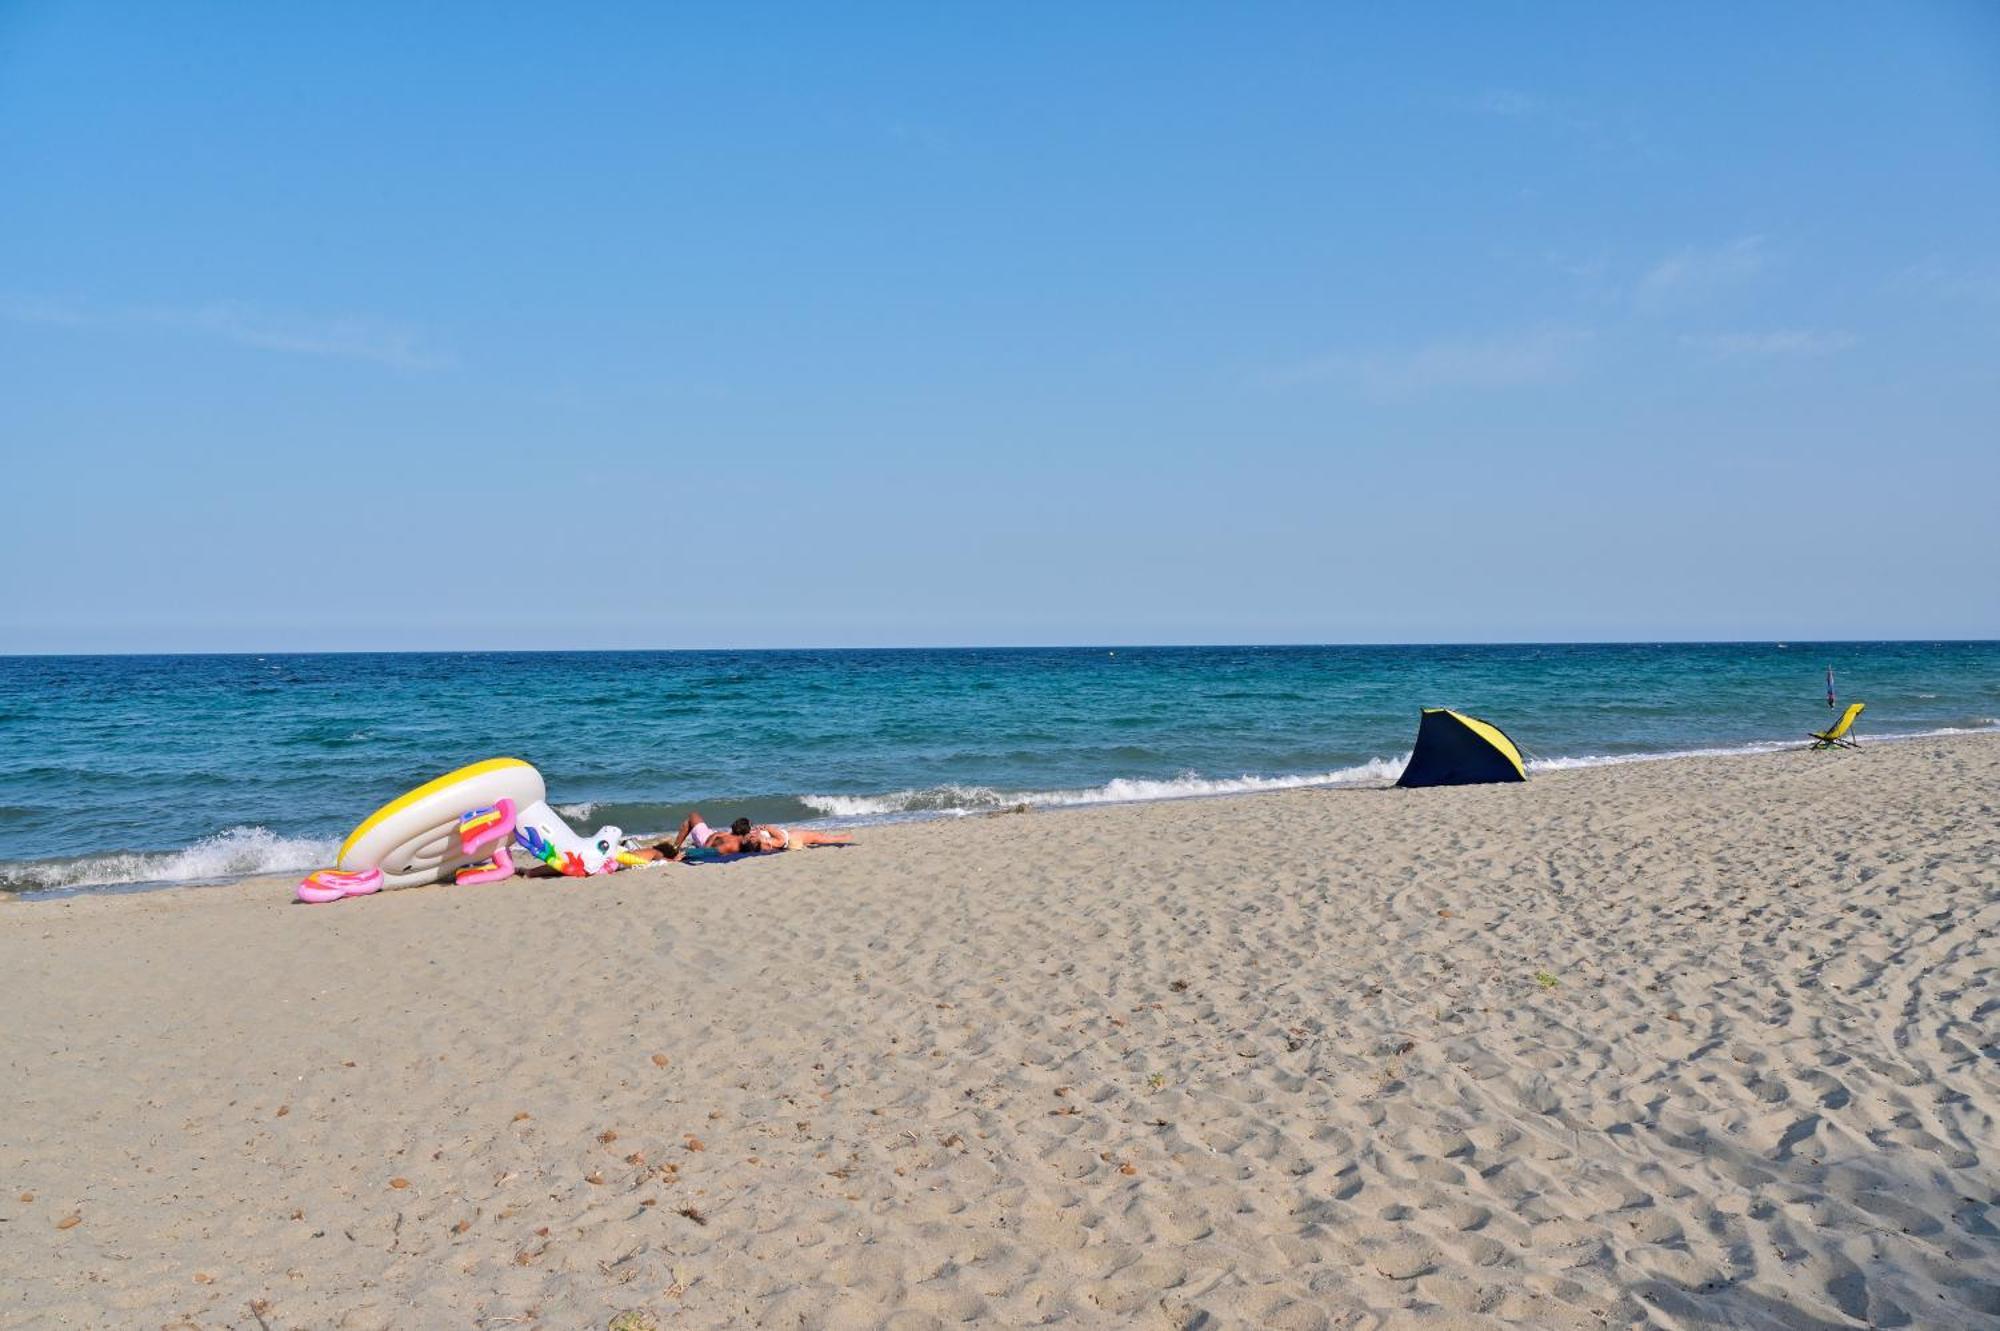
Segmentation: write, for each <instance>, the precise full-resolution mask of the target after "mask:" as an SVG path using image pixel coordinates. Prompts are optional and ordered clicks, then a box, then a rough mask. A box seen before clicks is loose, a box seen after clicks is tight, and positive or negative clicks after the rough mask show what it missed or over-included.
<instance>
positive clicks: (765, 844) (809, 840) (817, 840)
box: [742, 823, 854, 855]
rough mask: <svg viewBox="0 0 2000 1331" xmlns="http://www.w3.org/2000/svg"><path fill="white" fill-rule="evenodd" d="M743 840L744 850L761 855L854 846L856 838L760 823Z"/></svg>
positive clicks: (840, 833) (843, 834)
mask: <svg viewBox="0 0 2000 1331" xmlns="http://www.w3.org/2000/svg"><path fill="white" fill-rule="evenodd" d="M742 840H743V849H745V850H747V851H750V852H752V853H754V854H760V855H761V854H768V853H770V852H772V851H779V850H805V849H806V848H808V847H810V846H851V845H853V844H854V838H853V837H852V836H849V835H848V834H847V833H845V832H814V831H811V830H809V829H807V828H803V827H799V828H793V829H792V830H791V831H786V830H785V829H784V828H782V827H778V826H776V825H774V824H772V823H759V824H758V825H757V826H755V827H753V828H751V829H750V831H749V833H748V834H747V835H745V836H744V837H743V839H742Z"/></svg>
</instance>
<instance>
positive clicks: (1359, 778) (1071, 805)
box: [0, 724, 2000, 904]
mask: <svg viewBox="0 0 2000 1331" xmlns="http://www.w3.org/2000/svg"><path fill="white" fill-rule="evenodd" d="M1986 734H2000V724H1996V725H1993V726H1984V727H1956V726H1947V727H1940V728H1938V729H1934V730H1925V731H1913V732H1908V733H1890V734H1884V735H1870V736H1868V737H1867V744H1868V745H1869V746H1874V745H1893V744H1907V743H1912V742H1916V741H1922V740H1932V739H1942V738H1948V737H1952V736H1959V735H1986ZM1804 747H1805V745H1804V744H1803V743H1802V742H1801V741H1796V740H1777V739H1772V740H1746V741H1744V742H1743V743H1741V744H1738V745H1725V746H1719V747H1704V748H1692V749H1668V750H1662V751H1659V752H1646V753H1629V754H1577V755H1557V756H1554V757H1547V758H1544V757H1537V756H1532V755H1529V754H1528V753H1527V751H1526V750H1523V756H1524V757H1525V758H1526V759H1527V766H1528V772H1529V777H1530V779H1531V780H1535V779H1539V778H1542V777H1546V776H1549V775H1552V774H1554V773H1557V772H1568V771H1581V770H1588V769H1591V768H1598V767H1616V766H1624V765H1627V764H1633V763H1655V762H1672V761H1678V760H1681V759H1687V758H1750V757H1757V756H1760V755H1763V754H1770V753H1784V752H1788V751H1790V750H1793V749H1802V748H1804ZM1408 757H1409V755H1408V754H1407V753H1406V754H1403V755H1402V756H1400V757H1396V758H1379V757H1378V758H1370V759H1368V760H1366V761H1365V762H1362V763H1360V764H1357V765H1355V766H1353V767H1351V768H1347V769H1343V771H1346V772H1353V773H1356V775H1354V776H1352V777H1347V776H1342V775H1340V774H1338V773H1329V774H1324V775H1325V776H1328V777H1331V778H1333V779H1321V775H1319V774H1307V775H1299V776H1268V777H1266V776H1250V775H1245V776H1242V777H1236V778H1230V777H1217V778H1198V779H1197V782H1196V784H1199V785H1202V786H1207V787H1221V788H1219V789H1218V788H1212V789H1202V790H1191V791H1189V792H1188V793H1185V794H1179V793H1165V794H1159V793H1149V794H1142V795H1135V796H1104V797H1102V798H1098V797H1095V796H1096V795H1097V792H1098V791H1102V790H1107V789H1110V788H1112V787H1117V786H1120V785H1131V786H1143V787H1151V788H1160V789H1163V788H1168V787H1171V786H1173V785H1175V784H1177V781H1176V780H1144V779H1131V778H1114V779H1113V780H1112V781H1111V782H1109V783H1107V785H1106V786H1101V787H1091V788H1084V789H1079V790H1075V791H1066V790H1063V791H1021V792H1016V793H1017V794H1019V795H1021V796H1024V797H1029V796H1044V797H1046V796H1063V795H1078V796H1086V798H1075V799H1052V800H1048V801H1047V802H1041V801H1038V800H1036V799H1033V798H1022V799H1020V800H1014V799H1012V797H1011V796H1010V795H1009V794H1008V793H1007V792H996V794H998V795H999V796H1000V797H1001V798H1002V801H1003V803H1002V804H1001V805H1000V806H999V807H995V808H966V809H913V810H904V811H883V812H880V813H867V814H858V815H842V814H828V815H825V816H822V817H817V818H803V819H796V820H792V821H793V822H795V824H796V825H798V826H803V827H827V828H838V829H842V830H852V829H860V828H873V827H893V826H898V825H901V824H904V823H926V822H951V821H955V820H957V819H961V818H981V817H991V816H995V815H999V814H1008V813H1013V812H1015V811H1016V806H1017V805H1020V804H1025V805H1027V806H1028V807H1029V808H1030V809H1031V810H1032V811H1034V812H1054V811H1057V810H1061V809H1088V808H1116V807H1120V806H1124V805H1145V804H1161V803H1175V802H1179V801H1185V800H1210V799H1234V798H1239V797H1242V796H1249V795H1274V794H1281V793H1284V792H1286V791H1291V790H1373V789H1385V788H1389V787H1392V786H1393V785H1394V784H1395V781H1394V775H1393V772H1391V770H1390V769H1394V771H1400V769H1401V765H1402V764H1403V763H1404V762H1406V761H1407V760H1408ZM1378 770H1379V771H1380V772H1382V773H1385V774H1377V771H1378ZM1364 772H1366V773H1368V774H1367V775H1360V774H1361V773H1364ZM786 798H795V799H799V800H803V801H811V800H826V799H833V800H843V801H851V802H853V803H880V802H881V801H882V800H884V799H887V798H889V796H886V795H880V796H878V795H859V796H790V797H786ZM711 802H713V801H711ZM614 803H619V801H571V802H567V803H563V804H558V805H557V806H556V807H557V810H558V812H561V813H562V814H563V816H564V817H565V818H568V819H569V820H570V821H571V823H572V825H573V826H578V827H582V826H583V825H584V824H585V823H586V821H587V820H588V819H589V818H590V817H591V812H590V811H591V810H594V809H596V808H600V807H604V806H606V805H609V804H614ZM579 808H580V809H582V810H584V812H581V813H577V812H574V811H575V810H577V809H579ZM236 832H248V833H257V834H262V835H264V836H267V837H271V838H272V839H274V840H275V841H277V842H278V843H280V844H286V845H293V844H303V843H305V842H306V840H307V839H306V838H288V837H283V836H280V835H279V834H276V833H272V832H269V831H268V829H264V828H261V827H258V828H241V829H229V830H228V831H225V832H221V833H215V834H212V835H211V836H209V837H206V838H203V839H201V840H199V841H196V842H194V843H191V844H190V845H188V846H183V847H179V848H175V849H169V850H158V851H115V852H100V853H97V854H87V855H82V856H77V857H73V858H70V859H43V860H31V861H15V862H14V867H20V866H23V865H49V864H74V863H86V862H94V861H101V860H110V859H133V858H159V859H164V860H171V859H172V858H174V857H177V856H182V855H186V854H189V853H191V852H193V851H195V850H197V849H198V848H199V847H201V846H202V845H204V844H208V843H212V842H215V841H216V840H217V839H219V838H223V837H227V836H229V835H231V834H232V833H236ZM672 834H673V829H672V828H671V827H669V828H667V829H666V830H664V831H658V832H654V831H646V832H630V833H628V834H627V835H628V836H629V837H632V838H634V839H637V840H640V841H654V840H658V839H661V838H665V837H668V836H671V835H672ZM337 844H338V843H337V841H332V840H329V841H328V842H327V846H328V847H329V849H330V848H331V847H332V846H334V845H337ZM329 862H330V861H329ZM318 867H323V866H322V865H321V864H319V863H301V864H298V865H296V866H291V867H286V868H275V867H274V868H260V869H255V870H251V871H249V872H245V873H236V874H222V875H215V876H199V877H185V878H162V879H121V880H113V881H105V882H90V883H81V884H61V885H55V886H50V887H43V888H27V889H5V890H0V903H4V902H8V901H18V902H21V903H23V904H29V903H41V902H47V901H66V900H70V899H72V898H75V897H78V896H94V895H98V894H106V895H117V896H126V895H135V894H143V893H151V892H165V891H171V890H173V889H175V888H212V887H232V886H238V885H241V884H244V883H249V882H254V881H257V880H259V879H263V878H269V877H282V876H284V875H287V874H303V873H305V872H308V871H310V870H311V869H314V868H318Z"/></svg>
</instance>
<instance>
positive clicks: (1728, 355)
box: [1681, 328, 1856, 360]
mask: <svg viewBox="0 0 2000 1331" xmlns="http://www.w3.org/2000/svg"><path fill="white" fill-rule="evenodd" d="M1855 340H1856V339H1855V336H1854V334H1852V333H1843V332H1825V331H1818V330H1814V329H1810V328H1779V329H1775V330H1773V331H1771V332H1767V333H1698V334H1689V335H1687V336H1684V337H1682V338H1681V345H1682V346H1684V347H1692V348H1694V349H1695V350H1697V351H1704V352H1707V353H1708V354H1709V355H1711V356H1716V357H1719V358H1721V359H1723V360H1764V359H1768V358H1771V357H1777V356H1831V355H1833V354H1834V353H1835V352H1840V351H1846V350H1847V349H1848V348H1849V347H1851V346H1853V345H1854V344H1855Z"/></svg>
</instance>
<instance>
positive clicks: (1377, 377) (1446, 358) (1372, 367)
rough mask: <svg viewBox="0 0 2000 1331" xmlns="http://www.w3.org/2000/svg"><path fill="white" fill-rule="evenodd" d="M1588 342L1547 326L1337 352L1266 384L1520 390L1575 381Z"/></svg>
mask: <svg viewBox="0 0 2000 1331" xmlns="http://www.w3.org/2000/svg"><path fill="white" fill-rule="evenodd" d="M1592 337H1593V334H1592V333H1591V332H1590V330H1588V329H1583V328H1571V327H1563V326H1553V325H1544V326H1541V327H1536V328H1529V329H1522V330H1518V331H1515V332H1509V333H1501V334H1497V335H1494V336H1491V337H1484V338H1473V339H1465V340H1445V341H1437V342H1430V343H1426V344H1425V345H1423V346H1419V347H1412V348H1409V349H1406V350H1400V351H1371V352H1345V351H1343V352H1334V353H1331V354H1328V355H1325V356H1320V357H1316V358H1315V359H1312V360H1309V361H1301V362H1299V363H1298V364H1295V365H1289V366H1281V367H1279V368H1277V369H1274V370H1271V371H1269V372H1268V373H1267V374H1266V375H1265V376H1264V379H1265V382H1267V383H1270V384H1272V385H1275V386H1280V387H1283V386H1291V385H1298V384H1320V383H1333V384H1344V385H1347V386H1349V387H1352V388H1355V389H1358V390H1360V391H1361V392H1363V393H1366V394H1367V395H1369V396H1370V397H1376V398H1381V399H1386V400H1394V399H1400V398H1408V397H1412V396H1415V395H1417V394H1420V393H1428V392H1439V391H1447V390H1456V389H1484V390H1496V389H1508V388H1523V387H1529V386H1532V385H1535V384H1546V383H1555V382H1558V381H1560V380H1564V379H1568V378H1571V377H1573V376H1574V375H1575V374H1576V373H1577V371H1578V370H1579V369H1580V368H1581V366H1582V362H1583V357H1584V354H1585V352H1586V351H1587V350H1588V348H1589V346H1590V343H1591V340H1592Z"/></svg>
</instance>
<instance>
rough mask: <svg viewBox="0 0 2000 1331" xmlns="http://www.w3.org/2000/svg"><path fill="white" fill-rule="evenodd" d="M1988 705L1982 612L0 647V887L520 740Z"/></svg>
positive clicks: (593, 808)
mask: <svg viewBox="0 0 2000 1331" xmlns="http://www.w3.org/2000/svg"><path fill="white" fill-rule="evenodd" d="M1829 664H1830V665H1832V666H1833V667H1834V668H1835V670H1836V672H1837V685H1838V688H1839V691H1840V694H1841V698H1842V701H1847V700H1849V699H1858V700H1865V701H1866V702H1867V703H1868V711H1867V713H1866V715H1865V717H1864V719H1863V722H1862V725H1861V732H1862V734H1863V735H1864V736H1868V735H1873V736H1877V737H1887V736H1891V735H1912V734H1923V733H1931V732H1937V731H1957V730H1985V729H1995V728H2000V643H1993V642H1898V643H1868V642H1849V643H1786V644H1779V643H1670V644H1558V645H1539V646H1538V645H1526V644H1510V645H1502V646H1476V645H1465V646H1365V647H1364V646H1326V647H1314V646H1272V647H1254V646H1252V647H1127V646H1121V647H1115V648H1113V647H1095V648H1093V647H1065V648H993V649H979V648H955V649H918V648H912V649H879V650H864V649H854V650H826V651H810V650H798V651H673V652H574V653H570V652H535V653H515V652H484V653H467V652H419V653H381V654H372V653H352V654H347V653H342V654H314V655H279V654H269V655H263V656H257V655H230V656H89V657H63V656H35V657H0V890H9V891H23V890H36V889H47V888H62V887H88V886H99V885H116V884H121V883H140V882H164V881H204V880H214V879H221V878H228V877H233V876H240V875H243V874H247V873H254V872H266V871H279V870H290V869H295V868H309V867H312V866H313V865H315V864H319V863H324V862H326V861H327V860H328V858H329V856H330V855H331V853H332V850H333V847H334V846H335V845H337V843H338V841H339V840H340V838H341V837H342V836H343V835H344V834H345V833H346V832H347V830H348V829H349V828H350V827H351V826H352V825H353V824H354V823H355V822H356V821H358V820H359V819H360V818H361V817H362V816H364V815H365V814H367V813H368V812H369V811H370V810H371V809H373V808H375V807H376V806H377V805H379V804H381V803H382V802H384V801H385V800H388V799H390V798H393V797H394V796H395V795H397V794H399V793H400V792H402V791H403V790H405V789H407V788H409V787H410V786H413V785H415V784H418V783H420V782H422V781H424V780H427V779H429V778H430V777H432V776H435V775H437V774H439V773H441V772H444V771H447V770H450V769H451V768H454V767H457V766H460V765H462V764H464V763H467V762H472V761H476V760H478V759H481V758H486V757H492V756H495V755H499V754H507V755H511V756H515V757H520V758H525V759H527V760H529V761H530V762H533V763H535V764H536V765H537V766H538V767H540V768H541V770H542V772H543V774H544V775H545V777H546V778H547V781H548V786H549V797H550V801H551V803H554V804H556V805H557V806H558V807H559V808H561V809H563V810H564V811H565V813H566V814H568V815H569V816H571V818H572V821H573V822H576V823H578V824H580V825H582V824H590V825H594V824H596V823H600V822H615V823H618V824H620V825H621V826H623V827H625V828H626V829H627V830H629V831H658V830H663V829H667V828H670V827H671V826H672V825H673V824H674V823H675V822H677V821H678V818H679V816H680V814H681V813H682V812H684V811H685V810H686V808H687V807H689V806H690V805H692V804H696V803H698V804H700V805H701V807H702V808H703V809H704V811H706V812H713V813H718V814H723V815H727V816H733V815H734V814H736V813H739V812H740V813H745V814H748V815H750V816H751V817H754V818H760V819H775V820H819V819H831V820H836V821H853V820H860V821H866V820H871V819H882V818H892V817H908V816H921V815H949V814H952V813H960V812H971V811H977V810H982V809H991V808H998V807H1004V806H1006V805H1011V804H1015V803H1022V802H1027V803H1033V804H1043V805H1055V804H1076V803H1090V802H1100V801H1112V800H1127V799H1151V798H1167V797H1173V796H1186V795H1200V794H1213V793H1224V792H1229V791H1239V790H1256V789H1273V788H1281V787H1285V786H1293V785H1306V784H1333V783H1340V782H1368V781H1378V782H1379V781H1386V780H1390V779H1393V778H1394V776H1395V775H1396V773H1397V771H1398V770H1400V767H1401V765H1402V762H1403V760H1404V758H1405V757H1406V756H1407V754H1408V752H1409V748H1410V742H1411V738H1412V736H1413V735H1414V733H1415V730H1416V719H1417V711H1418V708H1419V707H1421V706H1437V705H1444V706H1452V707H1457V708H1460V709H1462V710H1466V711H1469V712H1473V713H1475V714H1478V715H1481V716H1484V717H1487V718H1488V719H1490V720H1492V721H1494V722H1495V723H1496V724H1498V725H1500V726H1502V727H1503V728H1505V729H1506V730H1507V731H1508V732H1509V734H1511V735H1512V736H1513V737H1514V739H1515V740H1516V741H1517V742H1518V743H1520V744H1521V746H1522V747H1523V748H1524V750H1526V751H1527V752H1528V753H1530V754H1531V755H1533V756H1534V757H1535V758H1536V759H1537V765H1538V766H1540V767H1542V768H1548V767H1556V766H1563V765H1573V764H1577V763H1585V762H1597V761H1615V760H1631V759H1634V758H1643V757H1648V756H1653V755H1660V754H1668V753H1678V752H1688V751H1705V750H1738V749H1740V750H1746V751H1754V750H1756V749H1759V748H1768V747H1772V746H1775V745H1780V744H1785V743H1793V742H1797V741H1798V740H1799V739H1800V738H1801V737H1802V736H1803V734H1804V732H1805V731H1806V730H1807V729H1808V728H1811V727H1814V726H1819V725H1823V724H1824V723H1825V721H1826V719H1827V715H1828V711H1827V708H1826V706H1825V698H1824V694H1825V679H1824V671H1825V668H1826V667H1827V666H1828V665H1829Z"/></svg>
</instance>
